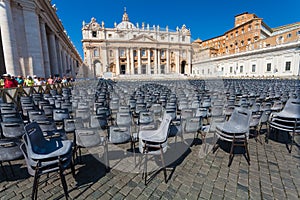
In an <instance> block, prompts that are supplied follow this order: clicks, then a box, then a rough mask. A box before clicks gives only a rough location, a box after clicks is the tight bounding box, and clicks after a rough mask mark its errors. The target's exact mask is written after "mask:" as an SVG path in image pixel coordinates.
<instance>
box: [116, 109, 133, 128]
mask: <svg viewBox="0 0 300 200" xmlns="http://www.w3.org/2000/svg"><path fill="white" fill-rule="evenodd" d="M131 122H132V119H131V115H130V113H129V112H127V113H120V112H118V113H117V120H116V123H117V125H118V126H127V125H131Z"/></svg>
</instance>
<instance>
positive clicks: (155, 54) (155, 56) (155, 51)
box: [154, 49, 158, 74]
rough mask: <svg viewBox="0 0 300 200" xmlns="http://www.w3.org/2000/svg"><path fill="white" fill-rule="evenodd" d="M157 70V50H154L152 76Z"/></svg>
mask: <svg viewBox="0 0 300 200" xmlns="http://www.w3.org/2000/svg"><path fill="white" fill-rule="evenodd" d="M157 68H158V64H157V49H154V74H157Z"/></svg>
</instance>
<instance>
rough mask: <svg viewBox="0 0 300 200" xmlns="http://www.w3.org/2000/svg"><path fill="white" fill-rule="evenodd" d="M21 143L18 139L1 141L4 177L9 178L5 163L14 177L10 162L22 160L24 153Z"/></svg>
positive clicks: (0, 156) (0, 155)
mask: <svg viewBox="0 0 300 200" xmlns="http://www.w3.org/2000/svg"><path fill="white" fill-rule="evenodd" d="M20 144H21V142H20V140H19V139H16V138H5V139H0V165H1V168H2V171H3V173H4V176H5V177H6V178H7V173H6V171H5V168H4V166H3V163H4V162H8V164H9V166H10V169H11V172H12V175H13V176H14V175H15V174H14V171H13V168H12V165H11V162H10V161H13V160H17V159H20V158H22V152H21V151H20V148H19V146H20Z"/></svg>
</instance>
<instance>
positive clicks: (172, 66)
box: [171, 63, 176, 73]
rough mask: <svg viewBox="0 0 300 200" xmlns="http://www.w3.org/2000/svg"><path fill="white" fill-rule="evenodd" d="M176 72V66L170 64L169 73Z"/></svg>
mask: <svg viewBox="0 0 300 200" xmlns="http://www.w3.org/2000/svg"><path fill="white" fill-rule="evenodd" d="M175 72H176V65H175V63H172V64H171V73H175Z"/></svg>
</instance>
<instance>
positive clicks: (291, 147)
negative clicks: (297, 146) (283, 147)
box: [288, 130, 295, 153]
mask: <svg viewBox="0 0 300 200" xmlns="http://www.w3.org/2000/svg"><path fill="white" fill-rule="evenodd" d="M288 134H289V133H288ZM294 139H295V130H294V131H293V135H292V141H291V144H290V149H289V153H292V149H293V145H294Z"/></svg>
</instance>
